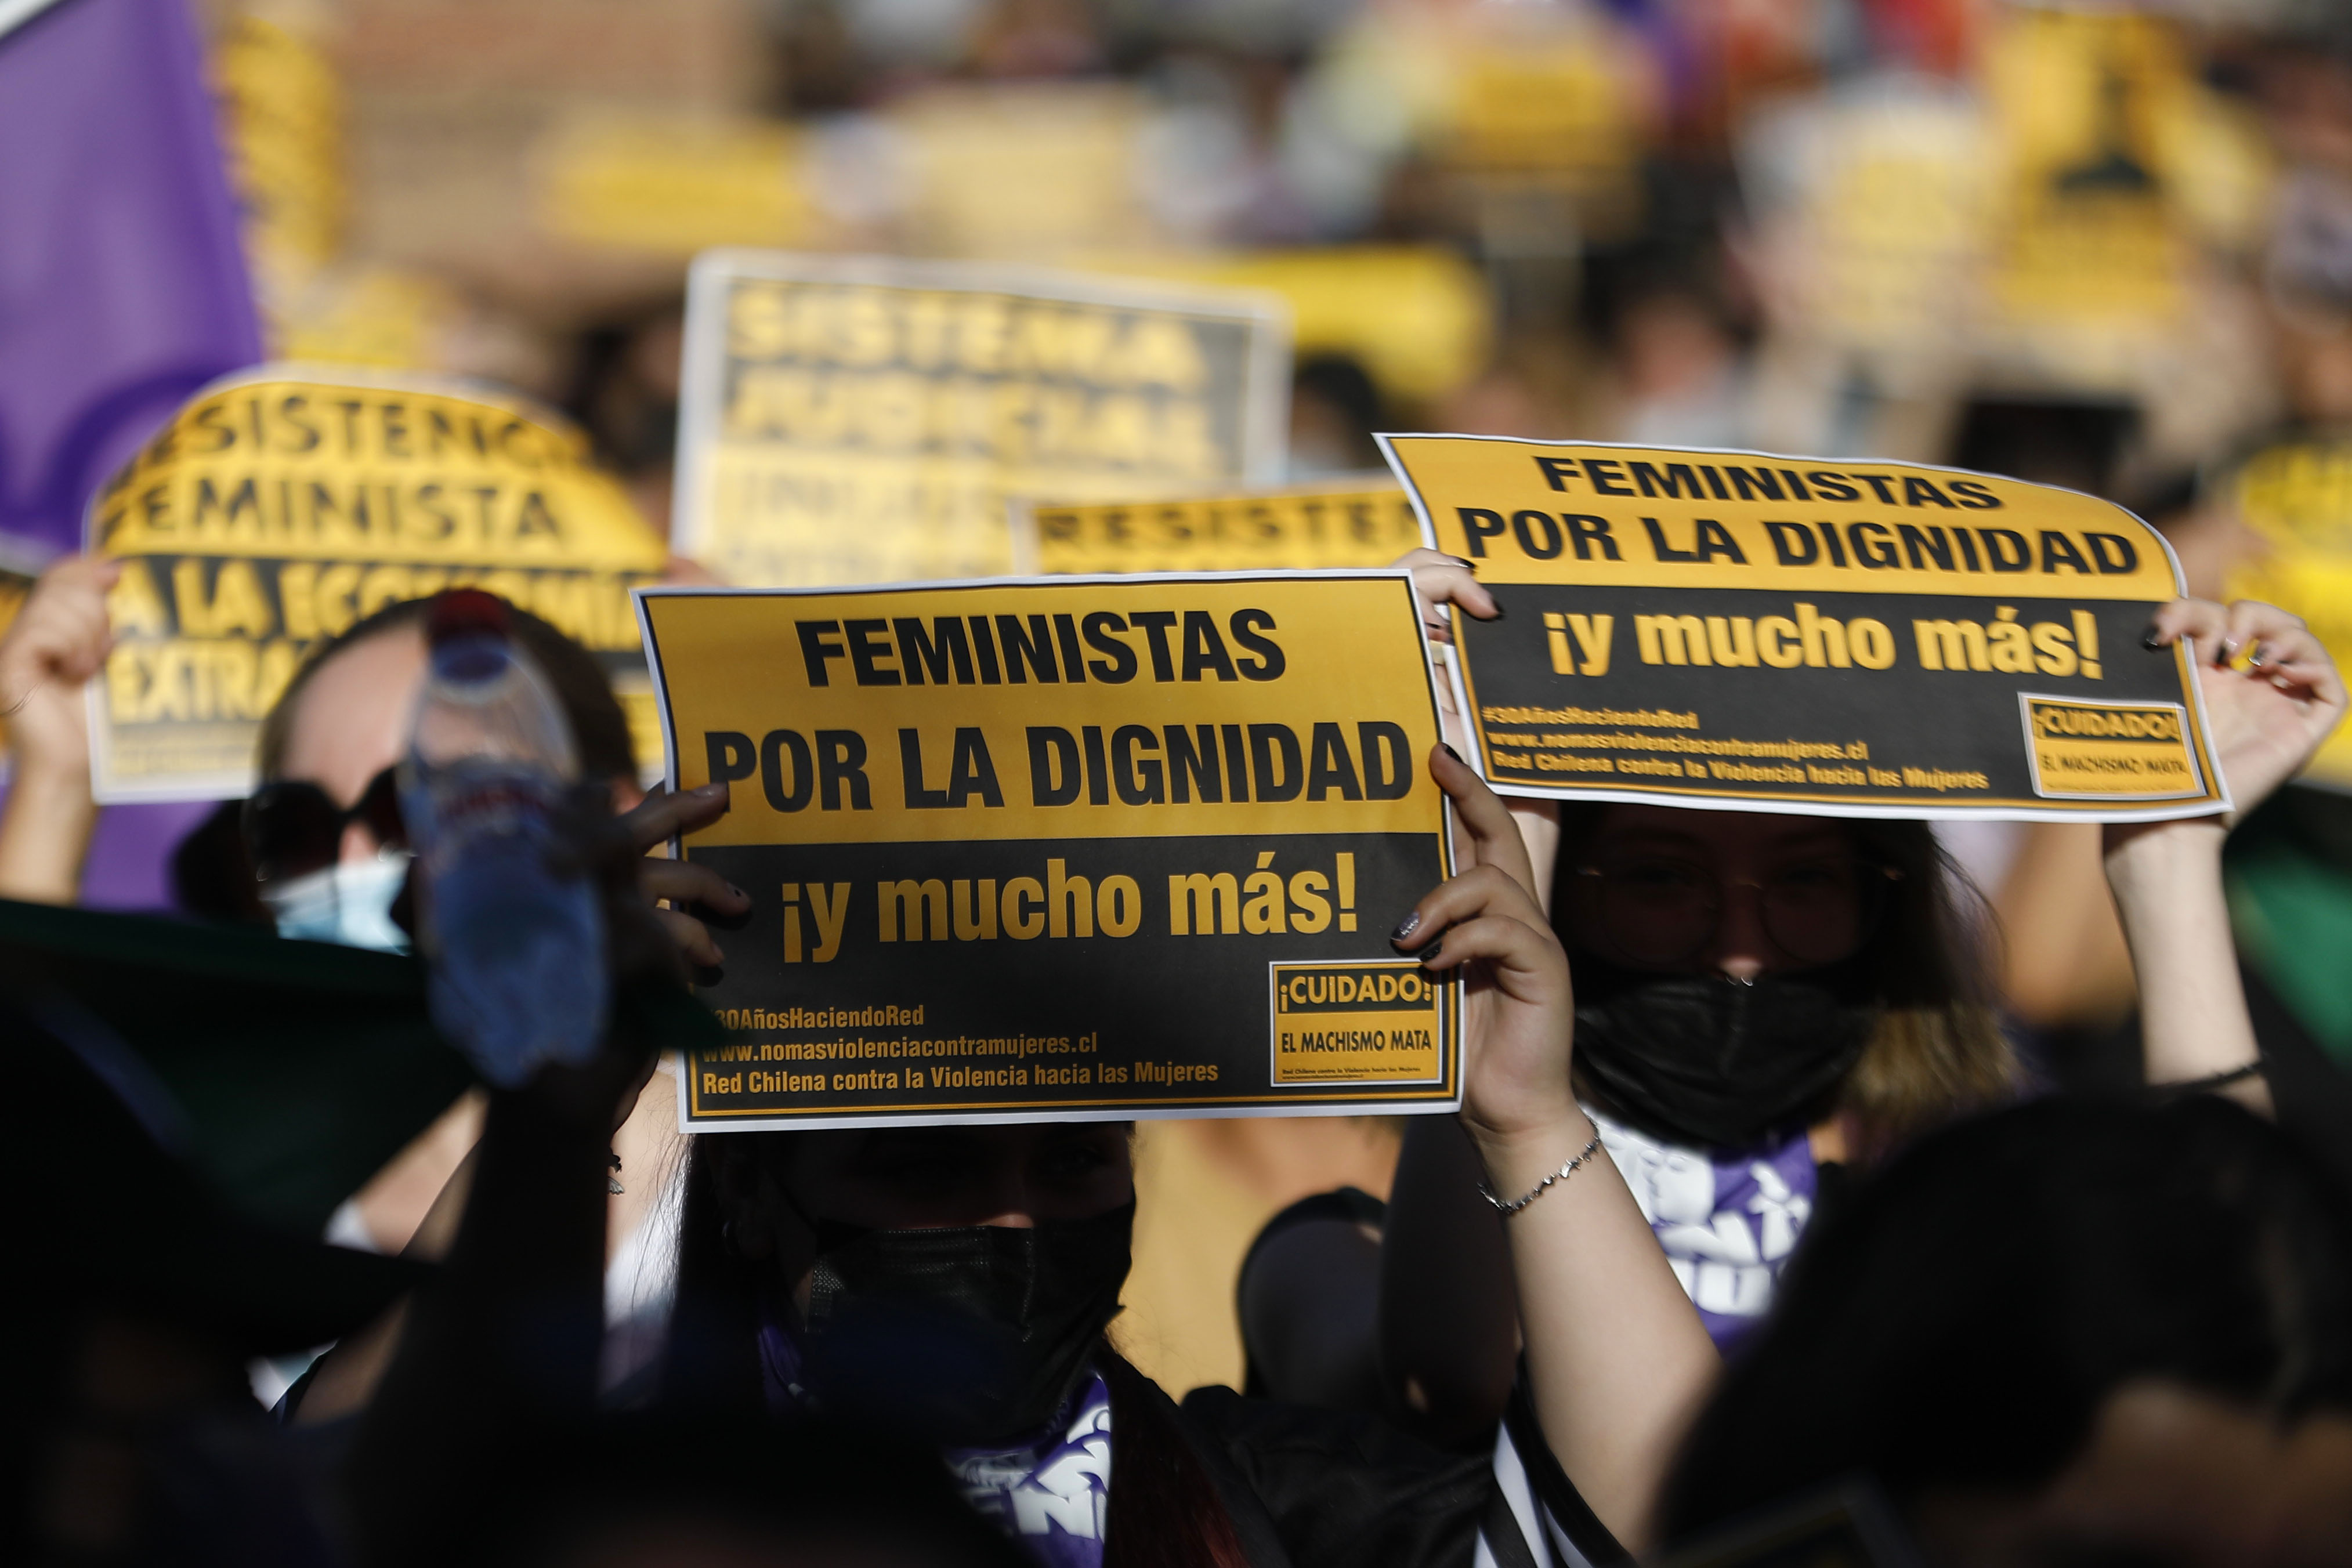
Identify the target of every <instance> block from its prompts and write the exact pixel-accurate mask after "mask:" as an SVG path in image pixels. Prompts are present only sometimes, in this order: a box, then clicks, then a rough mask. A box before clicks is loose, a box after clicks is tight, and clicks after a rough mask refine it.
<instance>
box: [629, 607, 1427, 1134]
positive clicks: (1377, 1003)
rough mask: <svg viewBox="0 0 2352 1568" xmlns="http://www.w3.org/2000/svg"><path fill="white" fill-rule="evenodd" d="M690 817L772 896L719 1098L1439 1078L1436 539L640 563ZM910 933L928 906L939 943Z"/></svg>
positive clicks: (690, 1116) (707, 1101)
mask: <svg viewBox="0 0 2352 1568" xmlns="http://www.w3.org/2000/svg"><path fill="white" fill-rule="evenodd" d="M638 605H639V610H640V613H641V615H642V616H643V619H644V623H645V634H646V646H647V649H648V651H649V656H650V657H651V659H652V661H653V665H654V670H655V679H656V685H657V687H658V690H659V693H660V695H661V698H662V702H663V705H664V706H663V716H664V724H665V727H666V733H667V741H668V758H669V776H670V779H671V781H672V783H673V784H674V785H676V786H677V787H678V788H682V789H690V788H693V787H695V786H697V785H700V784H703V783H705V782H708V781H710V780H713V779H725V780H728V781H730V782H731V784H732V785H733V789H732V790H731V794H730V808H729V810H728V812H727V814H726V815H725V816H724V817H722V818H720V819H719V821H718V822H716V823H714V824H713V825H712V826H711V827H709V829H707V830H705V831H702V832H699V833H697V834H695V835H694V836H693V837H692V838H690V839H688V840H687V841H686V842H685V846H684V848H685V853H686V855H687V858H688V859H689V860H693V861H696V862H700V863H704V864H708V865H709V866H711V867H712V868H713V869H715V870H716V871H718V872H719V874H721V875H722V876H725V877H726V878H727V879H728V880H729V881H730V882H731V883H734V884H735V885H736V886H739V887H741V888H744V889H747V890H748V891H749V892H750V893H751V897H752V912H751V916H750V919H749V923H748V925H745V926H744V927H743V928H742V929H741V930H740V931H738V932H736V933H734V934H733V935H730V937H729V938H728V954H729V958H728V965H727V970H726V974H725V977H723V978H722V979H720V980H719V982H718V983H717V984H715V985H713V986H711V987H709V988H708V989H707V991H706V998H707V999H708V1000H709V1003H710V1004H711V1006H712V1007H713V1008H715V1009H717V1010H718V1012H719V1018H720V1019H721V1020H722V1021H724V1022H725V1023H726V1024H727V1025H728V1026H729V1027H730V1029H732V1030H736V1031H737V1039H736V1041H735V1042H734V1043H732V1044H730V1045H729V1046H727V1047H725V1048H723V1049H721V1050H719V1051H708V1052H703V1053H700V1054H698V1055H695V1056H693V1057H690V1058H689V1059H688V1061H687V1063H686V1071H685V1078H684V1085H685V1092H684V1093H683V1094H682V1095H681V1096H680V1100H681V1103H682V1105H683V1107H684V1116H685V1121H686V1124H687V1125H688V1127H689V1128H694V1129H698V1130H711V1129H720V1128H730V1127H737V1128H749V1127H766V1126H798V1125H835V1124H856V1123H886V1124H887V1123H898V1122H918V1121H923V1120H929V1119H941V1118H944V1119H950V1120H957V1121H1018V1120H1024V1119H1031V1118H1034V1117H1036V1116H1038V1115H1040V1114H1047V1113H1050V1114H1054V1115H1057V1116H1059V1115H1078V1116H1093V1117H1105V1118H1120V1119H1124V1118H1127V1117H1130V1116H1138V1115H1147V1116H1148V1115H1246V1114H1268V1115H1297V1114H1303V1113H1360V1112H1366V1111H1370V1110H1374V1109H1380V1110H1390V1111H1395V1110H1413V1109H1420V1110H1442V1109H1448V1108H1451V1106H1452V1105H1453V1104H1454V1103H1455V1100H1456V1096H1457V1092H1458V1062H1457V1053H1456V1049H1455V1037H1454V1029H1455V1021H1454V1009H1453V1007H1452V1006H1451V1004H1450V1002H1449V1000H1448V993H1447V989H1446V988H1445V987H1444V985H1443V984H1442V983H1441V984H1433V983H1432V982H1431V981H1430V980H1429V979H1428V978H1426V977H1423V975H1422V974H1421V973H1420V971H1419V967H1418V966H1417V965H1415V964H1412V963H1411V962H1402V961H1400V960H1399V959H1398V957H1397V956H1396V954H1395V953H1394V952H1393V951H1391V949H1390V948H1389V946H1388V944H1387V942H1386V940H1385V938H1386V936H1387V933H1388V931H1389V929H1390V928H1391V926H1392V925H1394V924H1395V922H1396V920H1397V918H1398V915H1399V914H1400V912H1402V911H1403V910H1405V909H1407V908H1409V907H1411V906H1412V904H1413V903H1414V902H1415V901H1416V900H1418V899H1419V898H1420V897H1421V896H1422V894H1424V893H1426V892H1427V891H1428V890H1429V889H1430V888H1431V887H1433V886H1434V885H1435V884H1436V883H1438V882H1440V881H1442V880H1443V879H1444V877H1445V876H1446V875H1447V874H1448V867H1449V866H1450V865H1451V863H1452V862H1451V861H1450V859H1449V849H1448V844H1447V841H1446V825H1445V806H1444V797H1443V796H1442V795H1441V794H1440V792H1439V791H1438V789H1437V788H1436V786H1435V784H1434V783H1433V782H1432V781H1431V779H1430V778H1429V775H1428V769H1427V768H1426V766H1425V760H1424V759H1425V758H1426V757H1427V755H1428V752H1429V750H1430V748H1431V747H1433V745H1434V744H1435V743H1436V740H1437V737H1438V729H1437V706H1436V694H1435V691H1434V689H1433V686H1432V685H1431V683H1430V676H1429V673H1428V661H1427V659H1426V657H1425V656H1424V654H1423V644H1422V634H1421V629H1420V622H1419V618H1418V614H1417V612H1416V611H1415V609H1414V604H1413V597H1412V582H1411V579H1410V576H1409V575H1408V574H1406V573H1404V572H1402V571H1381V572H1349V573H1330V572H1324V573H1284V574H1281V575H1278V576H1277V575H1265V576H1258V577H1242V576H1223V577H1181V576H1153V577H1121V578H1067V579H1059V580H1052V581H1031V582H1011V583H993V582H974V583H961V584H956V585H951V586H941V587H933V588H912V589H868V590H863V591H817V590H808V591H790V590H771V591H746V590H709V589H699V590H698V589H682V588H665V589H652V590H647V591H643V592H641V593H640V594H639V595H638ZM911 944H920V946H910V945H911Z"/></svg>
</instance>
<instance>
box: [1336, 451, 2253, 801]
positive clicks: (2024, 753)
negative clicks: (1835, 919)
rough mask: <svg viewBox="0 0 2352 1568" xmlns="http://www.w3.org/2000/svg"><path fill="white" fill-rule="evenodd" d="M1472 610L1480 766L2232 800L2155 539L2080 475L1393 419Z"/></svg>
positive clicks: (1664, 779) (1394, 455)
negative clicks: (1464, 569) (1611, 440)
mask: <svg viewBox="0 0 2352 1568" xmlns="http://www.w3.org/2000/svg"><path fill="white" fill-rule="evenodd" d="M1381 444H1382V445H1383V446H1384V447H1385V448H1386V449H1387V451H1388V454H1389V459H1390V461H1391V463H1392V464H1394V465H1396V467H1397V470H1398V472H1399V473H1400V474H1402V476H1404V478H1405V481H1406V483H1407V485H1408V486H1410V487H1411V488H1412V491H1413V494H1414V497H1415V499H1416V501H1417V502H1418V504H1419V506H1420V509H1421V515H1422V518H1423V525H1424V527H1425V528H1427V529H1428V535H1429V538H1430V541H1431V542H1432V543H1433V545H1434V546H1435V548H1437V549H1442V550H1444V551H1446V552H1447V553H1448V554H1451V555H1459V556H1466V557H1468V558H1469V559H1472V560H1473V561H1475V563H1476V564H1477V569H1478V580H1479V581H1480V582H1481V583H1482V584H1484V585H1485V586H1486V589H1487V591H1489V592H1491V593H1493V594H1494V596H1495V598H1496V602H1497V603H1498V604H1500V605H1501V606H1502V608H1503V612H1504V613H1503V615H1502V617H1501V618H1499V619H1496V620H1493V621H1475V620H1471V619H1470V618H1468V617H1466V616H1459V615H1457V616H1455V617H1454V640H1455V643H1456V649H1455V653H1456V657H1455V659H1454V672H1455V678H1456V681H1457V683H1458V693H1459V695H1460V697H1461V706H1462V711H1463V712H1464V713H1465V714H1466V715H1468V716H1470V718H1471V724H1472V734H1473V737H1474V738H1475V741H1476V750H1477V759H1478V766H1479V767H1480V768H1481V769H1482V770H1483V771H1484V772H1485V773H1486V777H1487V778H1488V779H1491V780H1492V781H1494V783H1495V784H1496V787H1497V788H1499V789H1507V790H1511V791H1513V792H1516V793H1520V794H1528V795H1538V796H1547V797H1551V798H1555V799H1561V800H1572V799H1596V800H1650V801H1656V802H1661V803H1664V804H1691V803H1698V804H1709V803H1712V804H1716V805H1732V804H1734V803H1741V804H1748V805H1759V806H1764V807H1767V808H1768V809H1770V810H1784V811H1810V812H1815V813H1820V814H1824V815H1840V816H1870V815H1878V816H1913V817H1918V816H1927V817H1969V816H1979V817H1994V818H2013V819H2051V820H2067V819H2077V820H2079V819H2084V818H2088V819H2091V820H2095V821H2122V820H2126V819H2131V818H2162V817H2179V816H2193V815H2199V814H2202V813H2207V812H2211V811H2216V810H2225V809H2227V807H2228V804H2229V794H2228V791H2227V789H2226V787H2225V784H2224V782H2223V780H2222V779H2221V776H2220V774H2219V771H2218V770H2217V769H2216V768H2215V767H2214V765H2213V758H2212V748H2211V745H2210V740H2209V738H2208V737H2207V734H2206V730H2205V722H2204V712H2203V708H2202V706H2201V704H2200V698H2199V695H2198V690H2197V685H2196V680H2195V675H2194V668H2193V664H2192V662H2191V654H2190V652H2189V650H2188V649H2187V648H2186V647H2185V646H2174V647H2170V648H2167V649H2164V650H2162V651H2160V652H2151V651H2149V650H2148V649H2147V648H2146V647H2144V646H2143V645H2142V643H2141V642H2140V638H2141V637H2142V635H2143V634H2144V633H2145V632H2146V631H2147V624H2148V619H2149V616H2150V614H2151V612H2153V611H2154V610H2155V608H2156V607H2157V606H2158V605H2159V604H2162V603H2164V602H2165V601H2168V600H2170V599H2172V598H2174V597H2176V596H2177V595H2178V594H2179V591H2180V586H2179V568H2178V567H2177V566H2176V564H2175V563H2174V561H2173V559H2172V554H2171V551H2170V549H2168V547H2167V546H2166V544H2165V542H2164V540H2163V538H2162V537H2161V536H2160V535H2158V533H2157V532H2156V531H2155V530H2154V529H2153V528H2149V527H2148V526H2147V524H2145V523H2143V522H2141V521H2140V520H2139V519H2138V518H2137V517H2133V516H2132V515H2131V514H2130V513H2128V512H2126V511H2125V510H2124V509H2123V508H2121V507H2116V506H2112V505H2110V504H2109V503H2107V502H2105V501H2101V500H2098V499H2096V498H2095V497H2090V496H2084V495H2078V494H2076V493H2074V492H2073V491H2070V490H2057V489H2052V488H2050V487H2048V486H2039V485H2028V484H2024V483H2022V482H2021V481H2018V480H2014V479H2004V478H2000V477H1997V476H1990V475H1984V474H1969V473H1964V472H1961V471H1958V470H1955V469H1949V468H1930V467H1927V466H1924V465H1917V464H1906V463H1876V462H1868V463H1853V462H1845V461H1834V462H1832V461H1825V460H1822V459H1819V458H1802V457H1776V456H1770V455H1760V454H1756V453H1744V452H1705V451H1694V450H1686V449H1676V450H1660V449H1653V448H1643V447H1630V446H1600V445H1591V444H1572V443H1551V442H1536V441H1511V440H1505V439H1501V438H1496V437H1486V436H1471V435H1390V436H1382V437H1381Z"/></svg>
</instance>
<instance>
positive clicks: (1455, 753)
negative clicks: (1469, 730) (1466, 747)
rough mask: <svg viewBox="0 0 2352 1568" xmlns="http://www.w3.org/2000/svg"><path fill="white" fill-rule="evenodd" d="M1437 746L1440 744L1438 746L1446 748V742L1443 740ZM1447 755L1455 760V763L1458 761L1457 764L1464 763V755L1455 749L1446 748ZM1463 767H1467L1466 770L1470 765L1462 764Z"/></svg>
mask: <svg viewBox="0 0 2352 1568" xmlns="http://www.w3.org/2000/svg"><path fill="white" fill-rule="evenodd" d="M1437 744H1438V745H1440V746H1445V742H1444V741H1442V740H1441V741H1439V742H1438V743H1437ZM1445 755H1446V756H1448V757H1451V758H1454V761H1456V762H1462V754H1461V753H1460V752H1458V751H1456V750H1454V748H1453V747H1450V746H1445ZM1462 766H1463V767H1465V768H1467V767H1469V766H1470V765H1469V764H1468V763H1466V762H1462Z"/></svg>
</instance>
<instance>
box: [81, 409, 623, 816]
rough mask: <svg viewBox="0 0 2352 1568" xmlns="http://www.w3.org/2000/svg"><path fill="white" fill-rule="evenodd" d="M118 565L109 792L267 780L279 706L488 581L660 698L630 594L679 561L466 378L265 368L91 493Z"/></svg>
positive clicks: (549, 424) (102, 766)
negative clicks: (313, 665)
mask: <svg viewBox="0 0 2352 1568" xmlns="http://www.w3.org/2000/svg"><path fill="white" fill-rule="evenodd" d="M87 526H88V530H89V547H90V549H92V550H94V551H97V552H99V553H100V554H104V555H109V556H112V557H114V558H115V559H119V560H121V562H122V575H121V580H120V581H119V582H118V583H117V584H116V585H115V588H114V591H113V592H112V594H111V595H110V598H109V601H108V608H109V611H110V614H111V615H112V617H113V622H114V635H115V647H114V651H113V653H111V654H110V656H109V658H108V661H107V666H106V674H105V676H104V678H103V679H102V680H100V681H96V682H93V683H92V684H91V688H90V690H91V695H90V740H91V752H92V765H93V777H92V783H93V789H94V790H95V792H96V794H97V797H98V799H99V800H106V801H113V800H212V799H217V798H221V797H226V796H233V795H239V794H243V793H245V792H246V791H247V790H248V789H251V788H252V784H253V766H254V744H255V741H256V738H257V735H258V733H259V729H260V724H261V720H262V718H263V716H265V715H267V714H268V711H269V709H270V707H271V706H273V705H274V704H275V703H276V702H277V700H278V694H279V693H280V692H282V691H283V690H285V687H286V683H287V681H288V679H289V677H290V676H291V675H292V674H293V673H294V670H295V668H296V666H297V665H299V664H300V663H301V661H302V657H303V655H304V654H305V653H307V652H308V651H309V650H310V648H311V646H313V645H314V644H315V643H318V642H319V641H320V639H321V638H324V637H329V636H332V635H334V634H335V633H337V632H341V631H343V630H344V629H345V628H346V627H349V626H350V625H352V623H353V622H356V621H358V620H359V619H360V618H361V617H362V616H365V615H367V614H370V613H372V612H374V611H376V610H379V609H382V608H383V606H385V605H387V604H393V603H397V602H399V601H402V600H405V599H415V598H420V597H422V596H424V595H426V594H430V593H435V592H437V591H440V590H442V589H444V588H454V587H458V586H474V587H479V588H484V589H487V590H488V591H491V592H493V593H497V594H499V595H501V596H503V597H505V598H507V599H509V600H510V601H513V602H514V603H516V604H519V605H520V606H521V607H522V608H524V609H526V610H529V611H530V612H533V613H535V614H537V615H540V616H541V617H543V618H544V619H546V620H548V621H549V622H552V623H553V624H554V625H555V626H557V627H558V628H559V629H561V630H562V631H563V632H566V633H567V634H569V635H570V636H572V637H574V638H576V639H578V640H579V641H580V642H581V643H584V644H585V645H586V646H587V647H588V648H589V649H590V650H592V651H593V652H594V653H597V654H598V655H599V656H600V657H601V658H602V659H603V660H604V663H605V664H606V665H607V667H608V670H609V671H610V672H611V673H613V674H614V675H615V677H616V679H615V685H616V686H617V687H618V688H620V689H621V691H622V695H623V697H624V701H625V702H626V701H629V700H630V690H629V687H630V685H631V684H632V682H631V677H632V674H634V684H635V687H636V694H637V706H640V707H641V708H642V707H646V706H650V704H649V697H650V693H649V692H648V691H647V690H646V686H645V675H644V664H643V662H642V653H641V652H640V650H639V644H638V640H637V635H636V623H635V616H634V613H633V612H632V611H631V609H630V606H629V600H628V593H629V590H630V589H631V588H633V587H635V586H637V585H639V584H642V583H647V582H654V581H657V580H659V579H660V577H661V574H662V571H663V569H664V567H665V565H666V563H667V549H666V547H665V546H664V545H663V543H662V541H661V539H660V538H659V537H658V536H657V535H656V534H655V533H654V532H653V531H652V529H650V528H647V527H646V524H645V522H644V520H643V519H642V518H640V517H638V516H637V514H636V511H635V508H634V507H631V506H630V504H629V501H628V498H627V497H626V496H625V494H624V493H623V492H622V490H621V488H620V486H618V485H617V484H615V483H614V481H613V480H612V479H611V478H610V477H608V476H605V475H604V474H602V473H599V472H598V471H597V470H596V469H595V468H593V466H591V465H590V463H589V456H588V446H587V442H586V440H585V438H584V437H583V436H582V435H581V434H580V433H579V432H578V431H576V430H574V429H572V427H571V426H569V425H568V424H565V423H563V422H562V420H560V419H559V418H558V417H557V416H555V415H554V414H551V413H547V412H545V411H542V410H540V409H537V408H534V407H532V406H531V405H530V404H528V403H526V402H522V401H521V400H519V399H507V398H502V397H499V396H496V395H494V394H491V393H488V392H482V391H479V390H477V389H474V388H470V387H465V388H461V387H459V386H458V385H457V383H455V382H442V381H435V380H430V379H425V378H416V379H400V378H392V377H370V376H362V375H360V374H358V373H356V372H352V371H340V370H334V369H325V368H308V367H303V366H299V365H273V366H265V367H263V368H261V369H259V370H257V371H247V372H244V373H241V374H238V375H235V376H230V377H227V378H226V379H224V380H222V381H218V382H214V383H213V384H212V385H210V386H208V387H206V388H205V390H204V391H202V392H198V393H197V394H196V396H195V397H194V399H192V400H191V401H190V402H188V404H187V405H186V406H185V407H184V408H183V409H182V410H181V411H180V413H179V414H178V415H177V416H176V417H175V418H174V419H173V421H172V423H170V424H168V425H166V426H165V427H164V428H163V432H162V433H161V434H158V435H157V436H156V437H155V438H154V439H153V440H152V441H151V442H150V443H148V444H147V445H146V447H145V448H144V449H142V451H141V452H140V453H139V454H138V455H137V456H135V457H133V458H132V459H131V461H130V462H129V463H128V464H126V465H124V466H123V468H122V469H121V472H119V473H118V474H116V475H115V476H114V477H113V479H112V480H111V481H110V482H109V484H108V485H107V487H106V488H105V490H104V491H102V492H101V493H100V495H99V496H98V497H96V498H95V499H93V500H92V501H91V503H90V509H89V520H88V525H87Z"/></svg>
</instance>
